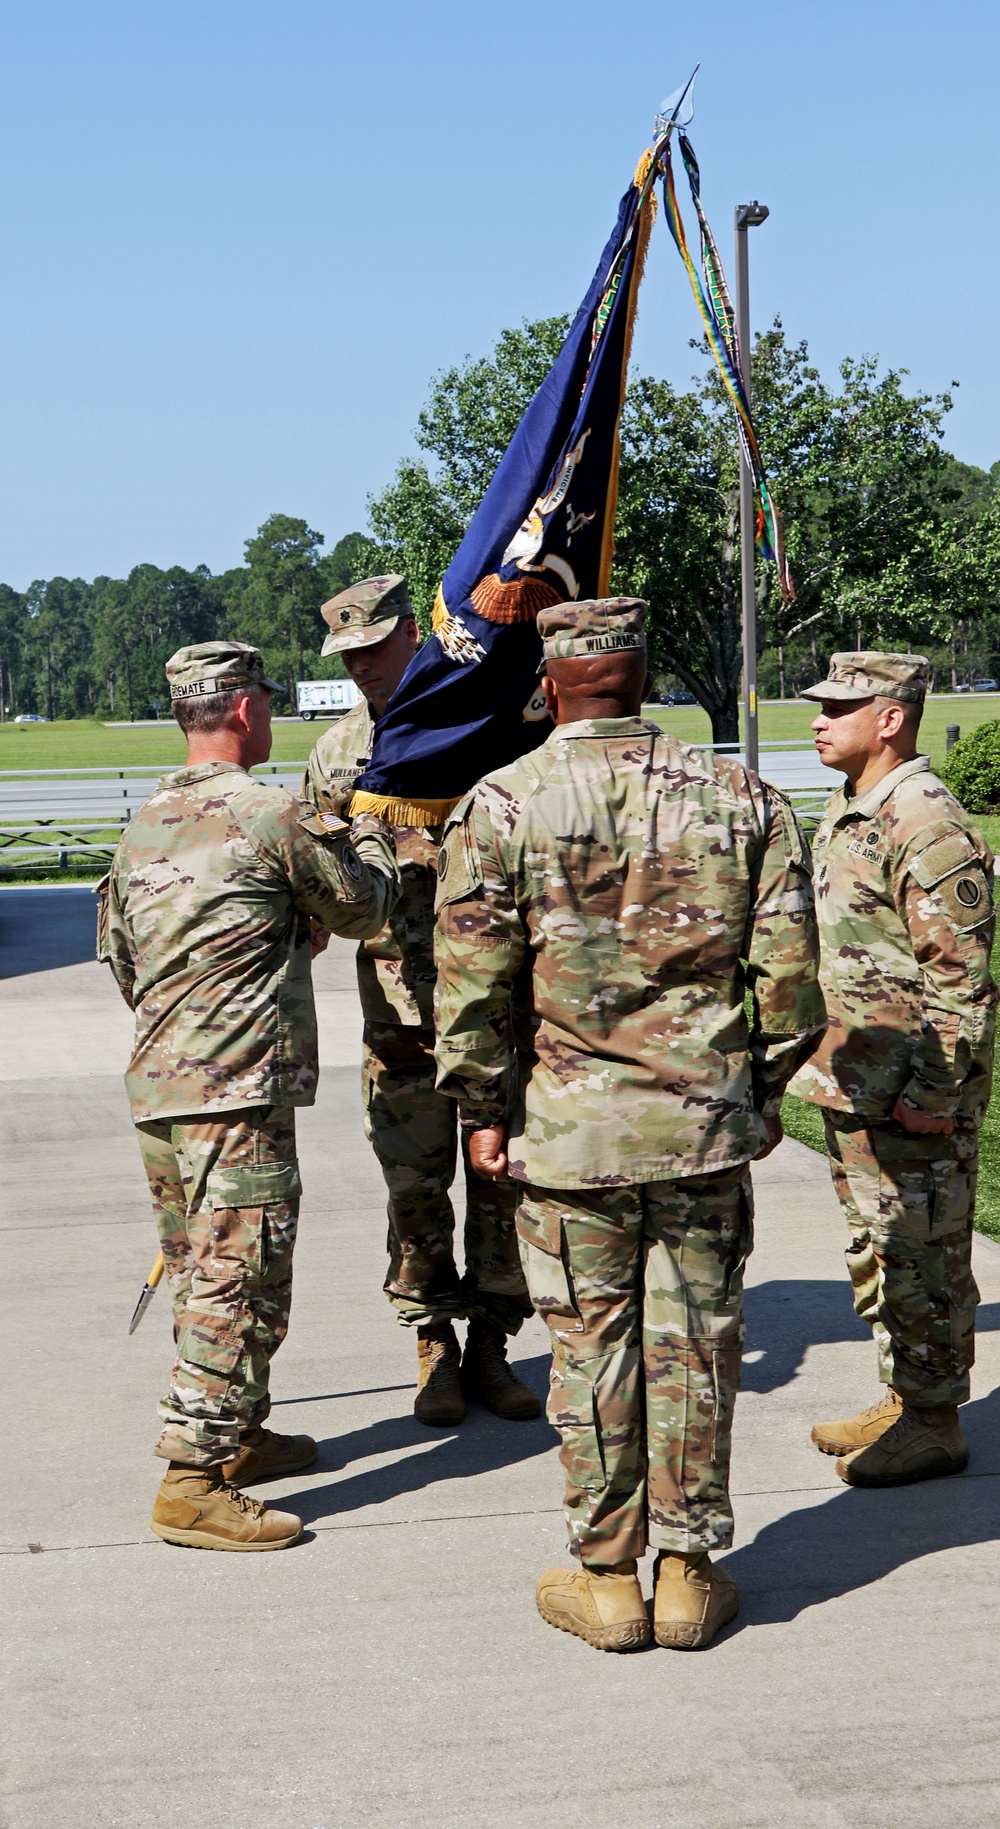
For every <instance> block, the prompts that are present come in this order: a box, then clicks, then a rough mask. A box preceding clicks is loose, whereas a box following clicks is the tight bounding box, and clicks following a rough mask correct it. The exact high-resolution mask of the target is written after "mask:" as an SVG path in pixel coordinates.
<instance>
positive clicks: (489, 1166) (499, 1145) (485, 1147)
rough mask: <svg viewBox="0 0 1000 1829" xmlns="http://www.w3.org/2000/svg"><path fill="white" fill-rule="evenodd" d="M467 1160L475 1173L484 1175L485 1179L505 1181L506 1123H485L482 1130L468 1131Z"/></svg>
mask: <svg viewBox="0 0 1000 1829" xmlns="http://www.w3.org/2000/svg"><path fill="white" fill-rule="evenodd" d="M469 1161H470V1163H471V1164H472V1167H473V1169H474V1170H475V1172H476V1174H477V1175H485V1177H486V1179H487V1181H506V1180H507V1179H508V1177H507V1126H506V1124H487V1125H486V1126H485V1127H484V1129H482V1130H474V1131H472V1132H470V1135H469Z"/></svg>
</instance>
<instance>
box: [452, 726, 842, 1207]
mask: <svg viewBox="0 0 1000 1829" xmlns="http://www.w3.org/2000/svg"><path fill="white" fill-rule="evenodd" d="M440 872H441V876H440V884H439V890H438V930H437V941H436V955H437V966H438V988H437V1021H438V1037H439V1038H438V1045H437V1059H438V1085H439V1087H440V1088H441V1089H442V1090H444V1091H445V1092H447V1093H449V1094H451V1095H452V1096H454V1097H456V1098H457V1099H458V1100H459V1103H460V1108H461V1113H462V1118H463V1121H464V1122H465V1123H466V1124H474V1125H484V1124H492V1123H497V1122H500V1121H502V1120H503V1119H504V1118H505V1117H506V1116H507V1114H508V1110H509V1111H510V1143H509V1157H510V1163H511V1172H512V1174H513V1175H514V1176H515V1177H517V1178H518V1179H521V1180H525V1181H530V1182H534V1183H537V1184H540V1185H541V1186H544V1187H557V1188H572V1187H588V1186H595V1185H597V1186H605V1185H613V1184H615V1183H624V1182H642V1181H656V1180H661V1179H665V1178H668V1177H671V1176H683V1175H697V1174H702V1173H704V1172H705V1171H707V1170H712V1169H721V1168H724V1167H726V1166H728V1165H730V1164H734V1163H737V1162H744V1161H746V1160H748V1159H749V1158H750V1157H752V1156H754V1155H755V1154H756V1152H757V1150H758V1149H759V1148H760V1145H761V1142H762V1141H763V1139H764V1137H765V1135H766V1127H765V1123H764V1116H765V1115H771V1114H772V1113H773V1112H775V1111H776V1110H777V1108H778V1106H779V1104H780V1100H781V1096H782V1092H783V1089H784V1085H785V1082H786V1080H787V1079H788V1077H789V1075H790V1074H791V1073H792V1072H793V1071H794V1070H795V1068H796V1067H797V1066H798V1065H799V1063H800V1062H801V1061H802V1059H803V1058H804V1057H805V1055H806V1054H807V1053H808V1052H809V1050H810V1049H811V1048H812V1047H813V1046H814V1045H815V1043H816V1040H817V1039H818V1036H819V1034H820V1032H821V1031H822V1028H823V1023H824V1016H823V1004H822V999H821V997H820V993H819V987H818V983H817V966H818V942H817V934H816V922H815V914H814V910H813V897H812V884H811V881H810V869H809V859H808V853H807V852H806V849H805V846H804V843H803V841H802V838H801V835H800V833H799V830H798V827H797V825H796V822H795V818H794V815H793V814H792V811H791V808H790V806H789V805H788V802H787V801H786V800H785V799H784V798H783V796H782V795H781V794H779V793H777V792H776V791H775V789H773V788H771V787H768V786H767V785H766V784H764V783H762V782H760V781H758V779H757V778H756V776H754V775H751V774H748V773H747V772H746V771H745V770H744V769H743V768H741V767H740V766H739V765H738V764H736V763H733V762H728V761H722V760H719V759H716V758H714V757H713V756H712V755H711V754H710V752H708V751H699V750H694V749H687V748H685V747H683V746H682V745H681V744H679V743H676V742H675V741H674V740H673V739H672V738H671V737H668V736H665V735H664V734H663V732H662V731H661V730H660V729H659V728H658V726H656V725H655V724H651V723H647V722H645V721H644V720H642V719H640V718H621V719H618V718H616V719H608V720H603V719H602V720H600V721H597V722H581V723H574V724H564V725H560V726H558V727H557V729H556V730H555V731H554V732H553V733H552V735H551V736H550V737H549V738H548V739H547V740H546V742H545V743H543V744H542V746H541V748H539V749H536V750H534V751H533V752H532V753H531V754H530V755H528V756H525V757H522V759H521V760H520V761H519V762H516V763H514V764H513V765H512V766H511V767H510V768H505V769H503V770H501V771H500V772H498V773H497V774H495V775H491V776H489V777H488V778H487V779H486V780H485V781H482V782H480V784H479V786H478V787H477V788H475V789H474V790H473V792H472V794H471V795H470V796H469V797H468V798H467V799H466V800H465V801H464V802H463V803H462V805H461V806H460V807H459V808H457V809H456V812H455V814H454V815H453V817H452V819H451V820H450V822H449V824H448V826H447V829H446V832H445V840H444V846H443V848H442V853H441V862H440ZM748 988H749V990H750V993H751V1003H752V1009H753V1018H752V1025H751V1024H749V1023H748V1019H747V1015H746V1012H745V1009H744V998H745V993H746V992H747V990H748ZM516 1056H519V1062H517V1063H516V1058H515V1057H516Z"/></svg>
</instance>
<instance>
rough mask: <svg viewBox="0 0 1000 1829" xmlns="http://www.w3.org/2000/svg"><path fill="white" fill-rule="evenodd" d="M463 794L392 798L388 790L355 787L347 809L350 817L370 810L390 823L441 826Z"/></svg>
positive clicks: (395, 824) (394, 824) (391, 824)
mask: <svg viewBox="0 0 1000 1829" xmlns="http://www.w3.org/2000/svg"><path fill="white" fill-rule="evenodd" d="M463 798H464V796H463V795H461V794H456V796H455V798H454V800H395V799H393V797H392V795H391V794H365V793H363V792H362V790H361V789H360V788H357V789H355V792H354V795H353V797H352V799H351V804H350V808H349V812H350V816H351V818H352V819H356V818H357V816H358V814H359V813H374V814H375V815H376V816H377V818H379V819H384V820H385V821H386V823H387V824H388V825H390V826H443V825H444V822H445V820H446V819H447V818H448V816H449V814H450V813H453V812H454V811H455V808H456V807H457V805H458V803H459V801H460V800H462V799H463Z"/></svg>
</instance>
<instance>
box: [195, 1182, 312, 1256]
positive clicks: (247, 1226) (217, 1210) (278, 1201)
mask: <svg viewBox="0 0 1000 1829" xmlns="http://www.w3.org/2000/svg"><path fill="white" fill-rule="evenodd" d="M301 1192H302V1177H301V1175H300V1174H299V1165H298V1162H297V1161H296V1160H295V1159H294V1158H293V1159H292V1160H291V1161H289V1162H260V1163H251V1164H248V1165H246V1166H244V1165H242V1164H240V1165H238V1166H234V1167H231V1168H230V1167H226V1166H225V1165H222V1164H220V1165H218V1166H216V1167H215V1168H214V1169H212V1170H211V1172H210V1174H209V1176H208V1180H207V1183H206V1188H205V1197H206V1200H207V1202H208V1205H209V1206H210V1207H211V1209H212V1259H213V1262H216V1263H218V1264H219V1266H220V1268H221V1267H222V1266H229V1265H231V1266H232V1267H233V1269H234V1270H236V1269H237V1267H240V1266H241V1267H243V1268H245V1270H246V1271H247V1272H248V1273H249V1275H250V1276H252V1277H260V1276H261V1275H262V1274H263V1272H264V1271H265V1270H266V1269H267V1264H268V1255H269V1253H268V1229H267V1210H268V1208H269V1207H275V1206H281V1205H287V1204H288V1203H289V1202H291V1201H294V1200H297V1199H298V1197H299V1195H300V1194H301Z"/></svg>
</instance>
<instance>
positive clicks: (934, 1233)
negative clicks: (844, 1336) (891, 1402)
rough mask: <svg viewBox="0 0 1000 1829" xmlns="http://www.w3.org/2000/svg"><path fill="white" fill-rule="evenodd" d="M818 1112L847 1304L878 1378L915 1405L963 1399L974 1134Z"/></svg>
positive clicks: (969, 1355)
mask: <svg viewBox="0 0 1000 1829" xmlns="http://www.w3.org/2000/svg"><path fill="white" fill-rule="evenodd" d="M823 1121H824V1124H825V1126H826V1147H827V1153H828V1155H829V1158H830V1169H831V1173H832V1175H833V1185H834V1187H835V1188H836V1190H837V1194H838V1195H839V1197H840V1204H841V1206H842V1207H843V1209H844V1213H845V1216H846V1219H847V1225H848V1230H849V1232H850V1243H849V1244H848V1246H847V1251H846V1257H847V1268H848V1271H849V1273H850V1278H851V1284H852V1286H853V1290H854V1307H855V1311H856V1313H857V1314H858V1315H860V1317H861V1319H862V1321H867V1322H869V1323H870V1325H871V1328H872V1331H873V1333H874V1335H875V1342H876V1345H877V1348H878V1358H879V1377H880V1378H881V1380H882V1383H883V1384H891V1385H892V1387H893V1389H894V1390H896V1391H898V1392H899V1393H900V1396H902V1397H904V1398H907V1399H908V1400H909V1401H910V1402H911V1403H913V1404H914V1405H915V1406H916V1407H917V1408H919V1407H920V1406H921V1405H924V1406H925V1407H933V1406H935V1405H938V1404H961V1403H965V1402H966V1401H967V1400H968V1396H969V1368H970V1366H971V1365H972V1363H973V1360H974V1358H975V1325H976V1305H977V1303H978V1301H979V1291H978V1289H977V1288H976V1282H975V1278H974V1277H973V1274H972V1216H973V1211H974V1209H975V1203H976V1172H977V1168H978V1159H979V1145H978V1139H977V1137H976V1135H975V1133H968V1132H965V1133H962V1134H960V1135H957V1136H953V1137H912V1136H909V1135H908V1134H907V1133H906V1132H905V1131H904V1130H903V1129H902V1127H901V1126H900V1125H898V1124H879V1125H872V1124H869V1123H868V1122H867V1121H866V1120H865V1119H864V1118H852V1117H845V1116H843V1115H842V1114H841V1113H840V1112H839V1111H837V1112H835V1111H828V1110H824V1112H823Z"/></svg>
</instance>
